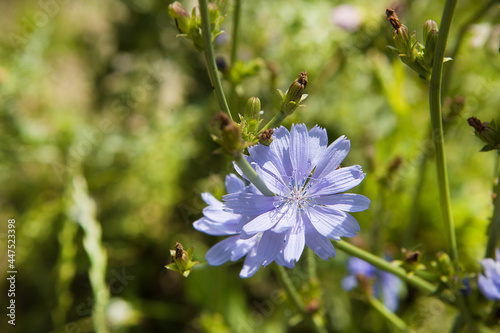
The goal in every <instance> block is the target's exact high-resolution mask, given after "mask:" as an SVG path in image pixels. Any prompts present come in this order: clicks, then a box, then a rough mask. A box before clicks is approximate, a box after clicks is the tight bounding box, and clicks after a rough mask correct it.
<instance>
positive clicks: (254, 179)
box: [235, 153, 275, 197]
mask: <svg viewBox="0 0 500 333" xmlns="http://www.w3.org/2000/svg"><path fill="white" fill-rule="evenodd" d="M235 163H236V165H237V166H238V167H239V168H240V169H241V171H242V172H243V174H244V175H245V176H246V177H247V178H248V180H249V181H250V182H251V183H252V184H254V185H255V187H257V189H258V190H259V191H260V192H261V193H262V194H264V195H267V196H268V197H272V196H274V195H275V194H274V193H273V192H271V191H270V190H269V189H268V188H267V186H266V184H265V183H264V181H263V180H262V179H261V178H260V177H259V175H257V173H256V172H255V170H254V169H253V168H252V166H251V165H250V163H248V161H247V160H246V158H245V157H243V154H241V153H240V155H239V156H238V157H237V158H236V160H235Z"/></svg>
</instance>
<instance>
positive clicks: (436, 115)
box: [429, 0, 459, 269]
mask: <svg viewBox="0 0 500 333" xmlns="http://www.w3.org/2000/svg"><path fill="white" fill-rule="evenodd" d="M456 5H457V0H446V3H445V5H444V10H443V16H442V18H441V27H440V30H439V37H438V41H437V45H436V54H435V56H434V66H433V68H432V76H431V81H430V85H429V106H430V113H431V124H432V137H433V141H434V146H435V150H436V166H437V176H438V186H439V195H440V204H441V214H442V217H443V221H444V225H445V229H446V230H445V232H446V234H447V235H448V237H447V238H448V248H449V252H450V253H451V257H452V260H453V262H454V265H455V268H457V269H458V267H459V261H458V250H457V240H456V237H455V225H454V222H453V216H452V213H451V205H450V189H449V186H448V174H447V171H446V157H445V150H444V131H443V121H442V118H443V115H442V110H441V88H442V80H441V79H442V75H443V59H444V52H445V49H446V42H447V40H448V34H449V32H450V26H451V21H452V19H453V13H454V12H455V7H456Z"/></svg>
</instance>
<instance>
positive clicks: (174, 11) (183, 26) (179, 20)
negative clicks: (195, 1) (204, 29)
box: [168, 1, 191, 34]
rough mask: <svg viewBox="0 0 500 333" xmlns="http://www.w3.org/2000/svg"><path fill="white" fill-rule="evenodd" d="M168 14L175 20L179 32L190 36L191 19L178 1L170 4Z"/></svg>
mask: <svg viewBox="0 0 500 333" xmlns="http://www.w3.org/2000/svg"><path fill="white" fill-rule="evenodd" d="M168 13H169V14H170V17H172V18H173V19H174V21H175V25H176V26H177V29H178V30H179V32H180V33H181V34H188V33H189V26H190V23H189V22H190V20H191V17H190V16H189V14H188V12H187V11H186V10H185V9H184V7H183V6H182V4H181V3H180V2H178V1H176V2H174V3H172V4H170V5H169V6H168Z"/></svg>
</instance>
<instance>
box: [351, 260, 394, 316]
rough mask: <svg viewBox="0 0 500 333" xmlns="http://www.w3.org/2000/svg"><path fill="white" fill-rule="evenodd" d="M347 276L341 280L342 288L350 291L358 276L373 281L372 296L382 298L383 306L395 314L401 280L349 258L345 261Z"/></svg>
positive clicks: (363, 262) (356, 283) (364, 262)
mask: <svg viewBox="0 0 500 333" xmlns="http://www.w3.org/2000/svg"><path fill="white" fill-rule="evenodd" d="M347 270H348V272H349V275H347V276H346V277H344V278H343V279H342V288H343V289H344V290H346V291H351V290H353V289H354V288H356V287H357V286H358V276H359V275H361V276H364V277H365V278H367V279H369V280H371V279H373V285H372V288H373V295H374V296H375V297H377V298H382V300H383V302H384V305H385V306H386V307H387V308H388V309H389V310H391V311H392V312H395V311H396V310H397V308H398V305H399V293H400V291H401V287H402V282H401V280H400V279H399V278H398V277H397V276H395V275H393V274H391V273H387V272H385V271H382V270H379V269H377V268H376V267H375V266H372V265H371V264H369V263H367V262H366V261H364V260H361V259H359V258H356V257H351V258H349V260H348V261H347Z"/></svg>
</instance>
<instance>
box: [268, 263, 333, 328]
mask: <svg viewBox="0 0 500 333" xmlns="http://www.w3.org/2000/svg"><path fill="white" fill-rule="evenodd" d="M274 268H275V272H276V276H277V277H278V280H279V281H280V283H281V285H282V286H283V288H284V289H285V291H286V293H287V294H288V297H289V298H290V300H291V301H292V303H293V304H294V305H295V307H296V308H297V309H298V310H299V312H300V313H301V314H302V315H303V316H304V318H305V319H306V320H307V321H308V322H309V323H310V324H311V326H312V327H313V328H314V331H315V332H317V333H327V331H326V329H325V327H323V326H322V325H320V324H319V323H317V322H316V321H315V320H314V319H313V318H312V316H311V314H309V313H307V312H306V309H305V306H304V303H303V302H302V299H301V297H300V295H299V293H298V292H297V289H296V288H295V286H294V285H293V283H292V281H291V280H290V277H289V276H288V273H287V272H286V270H285V268H284V267H283V266H280V265H278V264H275V265H274Z"/></svg>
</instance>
